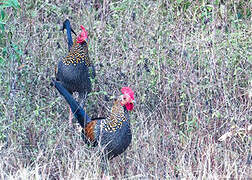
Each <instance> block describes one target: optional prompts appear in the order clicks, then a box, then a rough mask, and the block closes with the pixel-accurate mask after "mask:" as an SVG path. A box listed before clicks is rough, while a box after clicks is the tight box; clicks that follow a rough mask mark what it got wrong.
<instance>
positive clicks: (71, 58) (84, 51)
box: [62, 40, 91, 66]
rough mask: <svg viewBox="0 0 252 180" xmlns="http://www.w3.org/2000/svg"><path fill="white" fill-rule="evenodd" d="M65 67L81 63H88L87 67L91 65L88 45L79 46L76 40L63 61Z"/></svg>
mask: <svg viewBox="0 0 252 180" xmlns="http://www.w3.org/2000/svg"><path fill="white" fill-rule="evenodd" d="M62 62H63V63H64V64H65V65H71V64H72V65H77V64H79V63H86V65H87V66H90V65H91V62H90V58H89V55H88V45H87V43H86V42H84V43H82V44H79V43H77V42H76V40H75V41H74V43H73V46H72V49H71V50H70V52H69V54H68V55H67V56H66V57H65V58H64V59H63V61H62Z"/></svg>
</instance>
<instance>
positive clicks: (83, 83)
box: [56, 21, 95, 125]
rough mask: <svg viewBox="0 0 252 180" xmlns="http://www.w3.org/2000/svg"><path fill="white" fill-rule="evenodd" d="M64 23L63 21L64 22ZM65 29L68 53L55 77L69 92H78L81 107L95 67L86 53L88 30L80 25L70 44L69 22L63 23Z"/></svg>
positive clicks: (88, 90) (70, 122)
mask: <svg viewBox="0 0 252 180" xmlns="http://www.w3.org/2000/svg"><path fill="white" fill-rule="evenodd" d="M64 23H65V22H64ZM64 26H65V28H66V29H67V37H68V47H69V50H70V51H69V53H68V54H67V56H65V57H64V58H62V59H61V60H60V61H59V63H58V67H57V68H56V79H57V81H60V82H61V83H62V85H63V86H64V87H65V88H66V89H67V90H68V91H69V92H70V93H71V94H73V92H78V94H79V102H80V104H81V106H82V107H83V106H84V105H85V101H86V98H87V95H88V93H89V92H90V91H91V88H92V87H91V80H90V68H91V70H92V72H91V76H92V77H93V78H94V76H95V69H94V65H93V64H92V62H91V60H90V58H89V55H88V32H87V31H86V29H85V28H84V27H83V26H82V25H81V26H80V27H81V29H82V32H81V33H80V34H79V35H78V36H77V38H76V39H75V40H74V42H73V44H72V46H71V40H72V37H71V31H72V28H71V26H70V22H69V21H68V23H65V24H64V25H63V29H64ZM69 111H70V114H69V124H70V125H71V124H72V118H73V117H72V113H71V110H69Z"/></svg>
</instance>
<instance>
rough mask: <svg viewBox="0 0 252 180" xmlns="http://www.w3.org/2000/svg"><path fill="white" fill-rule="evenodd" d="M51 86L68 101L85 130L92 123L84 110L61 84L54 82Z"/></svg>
mask: <svg viewBox="0 0 252 180" xmlns="http://www.w3.org/2000/svg"><path fill="white" fill-rule="evenodd" d="M51 85H53V86H55V87H56V89H57V90H58V91H59V93H60V94H61V95H62V96H63V97H64V98H65V99H66V101H67V103H68V104H69V105H70V108H71V110H72V112H73V114H74V116H75V118H76V119H77V120H78V122H79V124H80V125H81V127H82V128H84V127H85V125H86V124H87V123H89V122H90V121H91V120H90V118H89V117H88V115H87V113H86V112H85V111H84V109H83V108H81V107H80V105H79V103H78V102H77V101H76V100H75V99H74V98H73V96H72V95H71V94H70V93H69V92H68V91H67V90H66V89H65V88H64V87H63V85H62V84H61V83H60V82H58V81H55V80H53V81H52V83H51Z"/></svg>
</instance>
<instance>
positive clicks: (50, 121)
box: [0, 0, 252, 179]
mask: <svg viewBox="0 0 252 180" xmlns="http://www.w3.org/2000/svg"><path fill="white" fill-rule="evenodd" d="M85 2H86V1H85ZM187 2H189V1H174V2H173V1H172V2H169V1H161V0H156V1H145V0H139V1H133V0H123V1H120V2H119V1H112V0H107V1H98V0H97V1H96V2H94V0H90V1H87V2H86V3H84V1H83V0H79V1H74V2H72V1H69V0H56V1H55V2H54V1H45V2H44V1H40V0H39V1H32V0H24V1H22V2H21V1H20V6H21V8H20V9H18V10H17V11H15V10H14V9H13V8H5V9H4V11H5V12H6V14H7V15H8V16H7V17H6V19H5V20H6V25H5V30H4V31H3V30H2V31H1V32H0V37H1V39H0V50H1V51H0V53H1V54H0V61H2V62H1V64H0V66H1V69H0V70H1V76H0V84H1V86H0V93H1V96H0V102H1V104H0V117H1V121H0V142H1V143H0V149H1V150H0V159H1V161H0V174H1V175H0V179H79V178H81V177H84V178H85V179H97V178H99V176H100V175H99V172H100V170H99V166H98V165H99V163H98V162H99V158H98V157H97V155H96V150H95V149H91V148H89V147H87V146H86V145H84V143H83V142H82V140H81V138H80V136H79V133H78V132H77V131H76V130H73V129H72V128H70V127H69V126H68V123H67V117H68V112H67V108H66V102H65V101H64V100H63V98H62V97H60V96H59V94H58V93H56V92H55V89H53V88H51V87H50V86H49V83H50V79H51V78H52V77H54V66H55V65H56V64H57V62H58V59H59V58H60V57H62V56H63V55H64V54H66V53H67V44H66V34H63V33H62V32H60V31H59V30H60V28H61V26H62V22H63V21H64V20H65V19H66V18H69V19H70V20H71V22H72V24H73V27H74V29H75V31H76V32H78V31H79V30H80V28H79V25H80V24H83V25H84V26H85V27H86V28H87V29H88V31H89V32H90V34H89V39H90V44H89V51H90V56H91V58H92V59H93V61H94V63H95V66H96V71H97V76H96V79H95V80H94V81H93V87H94V88H93V93H92V94H90V97H89V102H88V105H87V111H88V112H89V114H90V116H94V117H95V116H104V115H106V114H107V112H108V111H107V110H108V109H109V107H110V106H111V102H108V101H107V99H108V98H109V97H110V96H112V95H115V94H116V93H119V89H120V87H122V86H124V85H129V86H131V87H132V88H133V89H134V91H135V93H136V105H135V110H134V112H132V114H131V122H132V129H133V141H132V144H131V146H130V147H129V148H128V149H127V151H126V153H125V154H124V155H122V156H120V157H117V158H115V159H114V160H113V161H111V163H110V169H111V176H113V177H114V178H115V179H174V178H179V179H181V178H186V179H195V178H197V179H206V178H209V179H212V178H214V179H219V178H235V179H240V178H251V175H250V173H251V150H252V149H251V130H250V131H249V130H246V128H247V127H248V126H249V125H250V124H251V120H252V118H251V117H252V108H251V93H252V73H251V69H252V66H251V64H252V60H251V44H252V39H251V35H252V33H251V21H250V18H251V11H250V7H251V3H250V2H249V1H238V2H236V3H233V2H232V1H230V2H229V1H228V3H226V4H221V3H220V2H218V1H215V2H216V4H214V3H213V2H212V1H210V2H207V1H201V0H198V1H195V2H194V1H192V2H193V3H187ZM0 6H1V3H0ZM233 126H235V127H237V129H239V128H243V129H244V131H241V132H240V131H239V132H238V131H237V133H232V136H231V137H228V138H227V139H226V140H225V141H222V142H221V141H218V139H219V138H220V137H221V136H222V135H223V134H225V133H226V132H228V131H230V129H231V130H232V128H231V127H233ZM233 131H234V130H233ZM249 133H250V134H249ZM222 140H223V139H222Z"/></svg>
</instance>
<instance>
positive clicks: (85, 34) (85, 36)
mask: <svg viewBox="0 0 252 180" xmlns="http://www.w3.org/2000/svg"><path fill="white" fill-rule="evenodd" d="M80 27H81V29H82V31H81V33H80V35H79V36H78V37H77V43H82V42H84V41H86V42H88V31H87V30H86V29H85V28H84V26H82V25H81V26H80Z"/></svg>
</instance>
